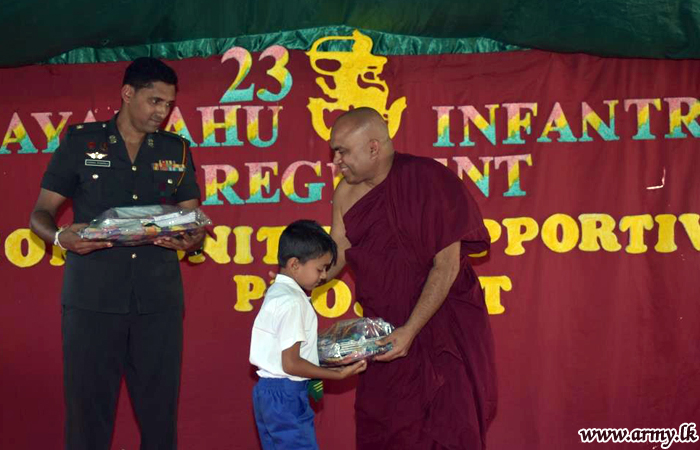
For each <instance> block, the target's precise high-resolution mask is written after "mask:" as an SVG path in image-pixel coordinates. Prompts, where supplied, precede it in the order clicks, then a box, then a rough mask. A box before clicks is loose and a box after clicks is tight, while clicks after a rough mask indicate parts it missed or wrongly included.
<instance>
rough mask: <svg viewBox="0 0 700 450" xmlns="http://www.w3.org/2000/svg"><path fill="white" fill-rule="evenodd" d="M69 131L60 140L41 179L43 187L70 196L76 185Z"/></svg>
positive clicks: (74, 164) (74, 162) (76, 176)
mask: <svg viewBox="0 0 700 450" xmlns="http://www.w3.org/2000/svg"><path fill="white" fill-rule="evenodd" d="M69 134H70V132H69V133H66V136H65V137H64V138H63V140H62V141H61V145H59V146H58V148H57V149H56V151H55V152H54V154H53V156H52V157H51V161H49V165H48V167H47V168H46V172H44V177H43V178H42V180H41V187H42V188H43V189H46V190H49V191H52V192H56V193H58V194H61V195H62V196H64V197H68V198H72V197H73V196H74V194H75V190H76V188H77V186H78V174H77V172H76V167H77V166H76V161H75V156H74V155H72V153H71V151H70V137H69Z"/></svg>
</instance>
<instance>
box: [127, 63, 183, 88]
mask: <svg viewBox="0 0 700 450" xmlns="http://www.w3.org/2000/svg"><path fill="white" fill-rule="evenodd" d="M156 81H162V82H163V83H166V84H172V85H173V86H175V87H176V88H177V74H176V73H175V71H174V70H173V69H172V68H171V67H170V66H168V65H167V64H165V63H164V62H163V61H161V60H159V59H156V58H151V57H141V58H136V59H135V60H134V61H133V62H132V63H131V64H129V67H127V68H126V71H125V72H124V81H123V82H122V86H123V85H125V84H128V85H129V86H132V87H133V88H134V90H136V91H138V90H139V89H141V88H145V87H151V86H152V85H153V83H154V82H156Z"/></svg>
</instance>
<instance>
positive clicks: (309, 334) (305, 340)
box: [250, 274, 318, 381]
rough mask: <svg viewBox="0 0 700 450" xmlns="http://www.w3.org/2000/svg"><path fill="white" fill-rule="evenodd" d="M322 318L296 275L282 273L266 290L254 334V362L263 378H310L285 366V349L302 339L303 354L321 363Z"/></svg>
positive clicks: (252, 345)
mask: <svg viewBox="0 0 700 450" xmlns="http://www.w3.org/2000/svg"><path fill="white" fill-rule="evenodd" d="M317 334H318V318H317V317H316V311H314V308H313V306H311V299H310V298H309V297H308V296H307V295H306V293H305V292H304V290H303V289H302V288H301V287H300V286H299V285H298V284H297V282H296V281H294V280H293V279H292V278H290V277H288V276H286V275H282V274H278V275H277V277H276V278H275V282H274V284H273V285H272V286H270V288H269V289H268V290H267V292H266V293H265V299H264V300H263V304H262V306H261V307H260V312H258V316H257V317H256V318H255V322H254V323H253V332H252V335H251V338H250V363H251V364H253V365H255V366H257V367H258V369H259V370H258V371H257V374H258V376H259V377H260V378H288V379H290V380H295V381H303V380H308V378H302V377H295V376H293V375H288V374H286V373H285V372H284V370H282V350H286V349H288V348H290V347H291V346H293V345H294V344H296V343H297V342H301V347H300V349H299V355H300V356H301V357H302V358H303V359H305V360H307V361H309V362H311V363H313V364H316V365H318V348H317Z"/></svg>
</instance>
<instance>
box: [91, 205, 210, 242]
mask: <svg viewBox="0 0 700 450" xmlns="http://www.w3.org/2000/svg"><path fill="white" fill-rule="evenodd" d="M206 225H211V220H210V219H209V217H207V216H206V214H204V212H202V210H201V209H199V208H195V209H183V208H180V207H177V206H173V205H152V206H127V207H121V208H111V209H108V210H107V211H105V212H103V213H102V214H100V215H99V216H97V217H96V218H95V219H93V220H92V221H91V222H90V225H88V227H87V228H84V229H83V230H82V231H81V232H80V233H79V236H80V237H81V238H83V239H88V240H91V241H110V242H112V243H113V244H114V245H124V246H133V245H142V244H148V243H151V242H153V241H155V240H156V239H158V238H161V237H165V236H176V235H179V234H182V233H183V232H191V231H194V230H196V229H198V228H202V227H204V226H206Z"/></svg>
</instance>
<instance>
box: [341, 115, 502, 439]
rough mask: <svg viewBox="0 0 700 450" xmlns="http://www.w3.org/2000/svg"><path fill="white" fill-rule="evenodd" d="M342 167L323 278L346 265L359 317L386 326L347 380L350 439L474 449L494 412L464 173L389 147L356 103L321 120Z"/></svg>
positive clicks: (474, 222)
mask: <svg viewBox="0 0 700 450" xmlns="http://www.w3.org/2000/svg"><path fill="white" fill-rule="evenodd" d="M330 146H331V148H332V149H333V152H334V159H333V162H334V164H336V165H337V166H338V168H339V170H340V171H341V173H342V175H343V180H342V181H341V182H340V183H339V184H338V187H337V189H336V191H335V194H334V197H333V223H332V229H331V235H332V237H333V239H334V240H335V241H336V243H337V244H338V263H337V264H336V266H334V267H333V268H332V270H331V271H330V272H329V275H328V278H329V279H332V277H333V276H335V275H337V274H338V273H339V272H340V271H341V270H342V269H343V267H344V266H345V263H346V262H347V264H348V265H349V267H350V269H351V270H352V272H353V273H354V275H355V279H356V285H355V288H356V296H357V299H358V301H359V302H360V303H361V305H362V307H363V308H364V315H365V316H366V317H381V318H383V319H385V320H387V321H388V322H390V323H391V324H393V325H394V326H395V327H396V329H395V330H394V332H393V333H392V334H391V335H390V336H388V337H387V338H386V339H385V340H384V341H382V342H380V344H382V345H384V344H386V343H391V345H392V350H391V351H389V352H388V353H385V354H384V355H381V356H378V357H376V358H375V361H374V362H372V363H371V364H370V365H369V367H368V368H367V371H366V372H365V373H364V374H363V375H361V376H360V381H359V383H358V387H357V392H356V400H355V413H356V424H357V432H356V436H357V448H358V449H359V450H377V449H383V450H386V449H397V450H398V449H401V450H408V449H415V450H431V449H465V450H477V449H483V448H485V444H486V431H487V429H488V427H489V424H490V422H491V421H492V419H493V417H494V415H495V411H496V373H495V368H494V356H493V337H492V333H491V328H490V325H489V318H488V312H487V309H486V305H485V302H484V295H483V291H482V289H481V286H480V284H479V279H478V277H477V276H476V274H475V273H474V270H473V269H472V267H471V264H470V262H469V258H468V255H470V254H474V253H480V252H484V251H486V250H488V248H489V245H490V238H489V234H488V232H487V230H486V228H485V227H484V223H483V219H482V217H481V213H480V211H479V208H478V206H477V204H476V202H475V201H474V199H473V198H472V197H471V195H470V194H469V192H468V191H467V189H466V187H465V185H464V184H463V182H462V181H461V180H460V179H459V178H458V177H457V176H456V175H455V174H454V173H453V172H451V171H450V170H448V169H447V168H446V167H444V166H443V165H441V164H440V163H438V162H436V161H434V160H432V159H430V158H424V157H418V156H412V155H410V154H407V153H400V152H396V151H394V148H393V144H392V141H391V139H390V137H389V133H388V129H387V125H386V123H385V121H384V119H383V118H382V116H381V115H380V114H379V113H377V112H376V111H375V110H373V109H370V108H357V109H353V110H351V111H350V112H347V113H345V114H344V115H342V116H340V117H339V118H338V119H337V120H336V122H335V124H334V126H333V129H332V132H331V139H330Z"/></svg>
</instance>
